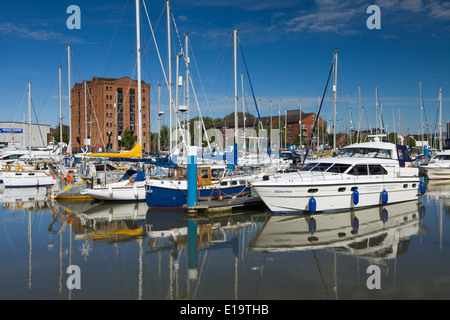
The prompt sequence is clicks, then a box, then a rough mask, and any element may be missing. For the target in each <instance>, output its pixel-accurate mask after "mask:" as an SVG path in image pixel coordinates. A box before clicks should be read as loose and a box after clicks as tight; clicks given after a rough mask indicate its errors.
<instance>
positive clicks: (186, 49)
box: [184, 33, 191, 145]
mask: <svg viewBox="0 0 450 320" xmlns="http://www.w3.org/2000/svg"><path fill="white" fill-rule="evenodd" d="M184 36H185V39H184V49H185V53H184V57H185V61H186V88H185V90H186V109H187V110H186V118H187V122H186V132H188V133H190V123H189V120H190V115H189V85H190V74H189V63H190V60H189V33H185V34H184ZM188 136H190V135H189V134H188ZM188 143H189V145H190V144H191V141H190V138H189V141H188Z"/></svg>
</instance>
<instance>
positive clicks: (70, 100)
mask: <svg viewBox="0 0 450 320" xmlns="http://www.w3.org/2000/svg"><path fill="white" fill-rule="evenodd" d="M70 65H71V61H70V45H68V46H67V67H68V68H67V72H68V75H67V78H68V86H69V147H68V149H67V151H68V152H69V154H70V155H72V84H71V82H70V78H71V70H70Z"/></svg>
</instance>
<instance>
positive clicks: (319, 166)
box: [300, 162, 333, 172]
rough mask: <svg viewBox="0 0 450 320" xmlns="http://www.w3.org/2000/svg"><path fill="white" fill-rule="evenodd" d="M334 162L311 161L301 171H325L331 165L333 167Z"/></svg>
mask: <svg viewBox="0 0 450 320" xmlns="http://www.w3.org/2000/svg"><path fill="white" fill-rule="evenodd" d="M332 165H333V164H332V163H325V162H324V163H322V162H320V163H317V162H313V163H309V164H308V165H307V166H306V167H304V168H302V169H301V170H300V171H320V172H324V171H327V169H328V168H329V167H331V166H332Z"/></svg>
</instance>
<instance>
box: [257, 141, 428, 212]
mask: <svg viewBox="0 0 450 320" xmlns="http://www.w3.org/2000/svg"><path fill="white" fill-rule="evenodd" d="M399 155H401V158H399ZM253 190H254V191H255V192H256V193H257V194H258V195H259V196H260V198H261V199H262V200H263V201H264V203H265V204H266V205H267V206H268V207H269V209H270V210H271V211H272V212H274V213H295V212H305V211H306V212H311V213H314V212H324V211H337V210H352V209H357V208H367V207H372V206H379V205H385V204H392V203H399V202H404V201H410V200H417V199H418V197H419V192H422V193H423V192H424V191H425V190H424V185H423V183H422V182H421V181H420V178H419V170H418V168H413V167H411V165H410V159H409V154H408V153H407V151H406V147H404V146H399V145H394V144H392V143H384V142H367V143H359V144H354V145H351V146H348V147H345V148H344V149H343V150H342V151H341V153H340V154H339V155H338V156H337V157H333V158H328V159H323V160H318V161H312V162H310V163H309V164H308V165H307V166H306V167H304V168H303V169H302V170H300V171H299V172H296V173H287V174H280V175H274V176H266V177H265V178H264V179H263V181H261V182H257V183H254V184H253Z"/></svg>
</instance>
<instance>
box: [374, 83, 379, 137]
mask: <svg viewBox="0 0 450 320" xmlns="http://www.w3.org/2000/svg"><path fill="white" fill-rule="evenodd" d="M378 127H379V124H378V87H377V88H375V134H377V131H378Z"/></svg>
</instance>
